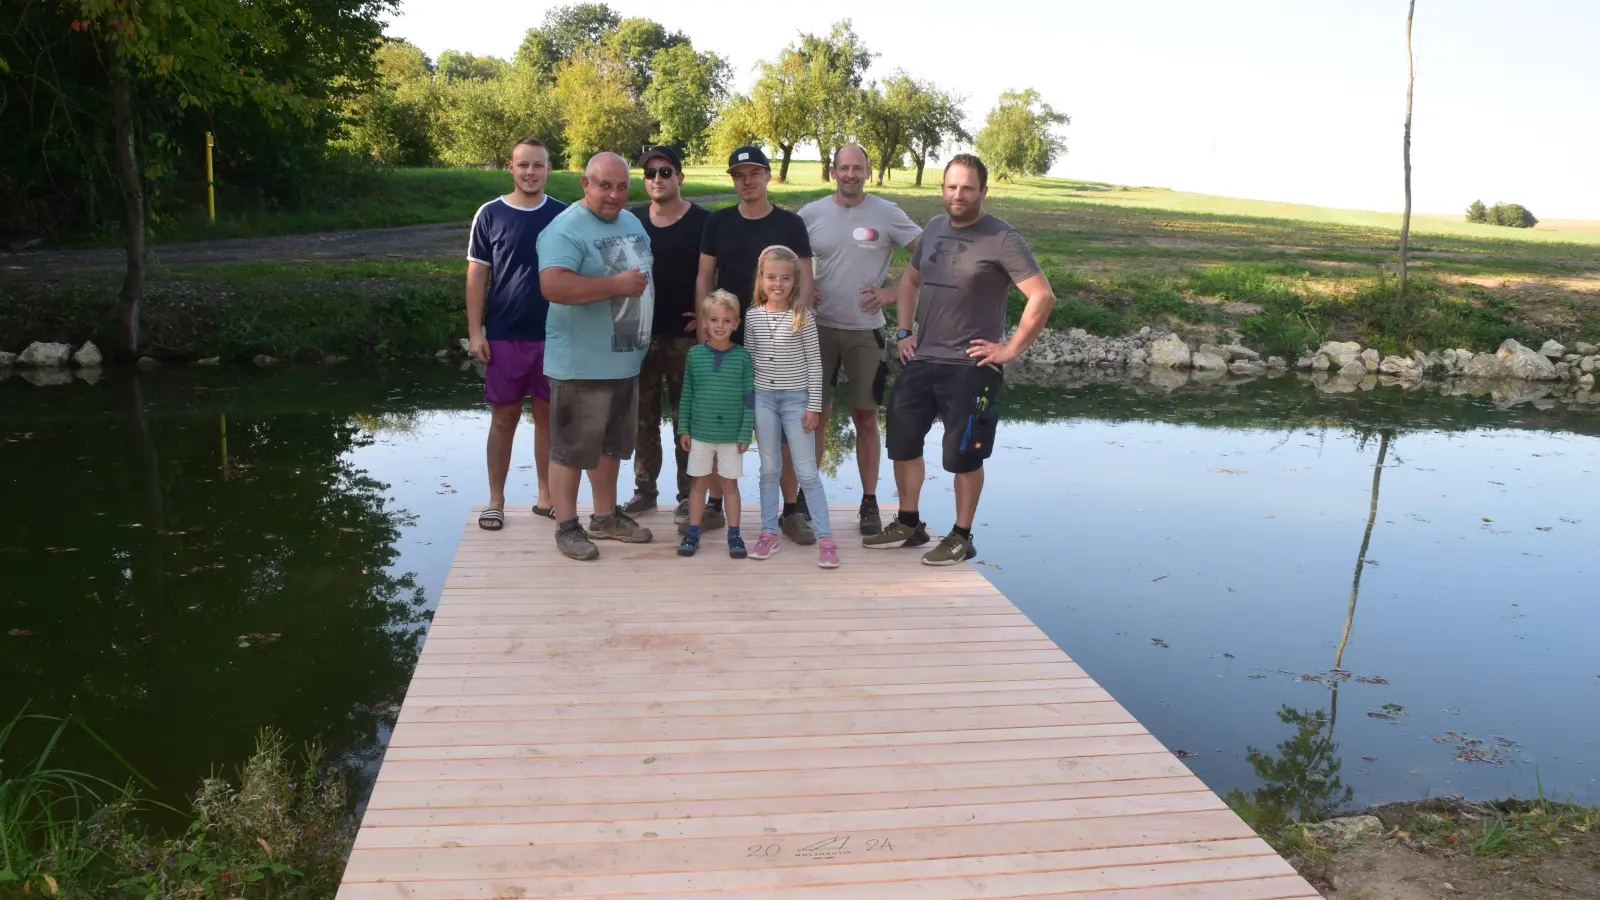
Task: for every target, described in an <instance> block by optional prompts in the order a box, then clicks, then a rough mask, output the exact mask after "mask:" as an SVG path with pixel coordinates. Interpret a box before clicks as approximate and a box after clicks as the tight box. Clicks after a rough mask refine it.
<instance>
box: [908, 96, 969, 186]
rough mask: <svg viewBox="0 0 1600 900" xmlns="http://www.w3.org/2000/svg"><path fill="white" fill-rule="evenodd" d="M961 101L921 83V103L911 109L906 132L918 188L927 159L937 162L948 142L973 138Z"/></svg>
mask: <svg viewBox="0 0 1600 900" xmlns="http://www.w3.org/2000/svg"><path fill="white" fill-rule="evenodd" d="M961 103H962V99H961V98H960V97H958V96H955V95H953V94H950V93H949V92H946V91H942V90H939V89H938V88H937V87H934V86H933V85H931V84H924V85H923V86H922V97H921V102H919V103H918V104H917V105H916V106H915V108H914V110H915V111H914V115H913V116H912V118H911V121H910V123H909V126H908V128H907V133H906V149H907V151H909V152H910V154H911V158H912V159H913V160H914V161H915V162H916V164H917V187H921V186H922V172H923V169H924V168H926V167H927V164H928V161H929V160H933V161H934V162H937V161H938V160H939V154H940V153H942V152H943V151H944V148H945V147H947V146H949V145H950V144H953V143H956V142H958V141H959V142H969V141H971V140H972V135H971V134H970V133H969V132H968V131H967V128H966V115H965V114H964V113H962V111H961Z"/></svg>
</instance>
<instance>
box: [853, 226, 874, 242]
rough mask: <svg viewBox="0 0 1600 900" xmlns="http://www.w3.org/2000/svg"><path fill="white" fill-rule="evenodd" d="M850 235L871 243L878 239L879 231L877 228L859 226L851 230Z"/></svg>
mask: <svg viewBox="0 0 1600 900" xmlns="http://www.w3.org/2000/svg"><path fill="white" fill-rule="evenodd" d="M850 237H852V238H854V239H855V240H858V241H863V242H868V243H870V242H872V241H875V240H877V239H878V231H877V229H875V228H857V229H856V230H855V231H852V232H850Z"/></svg>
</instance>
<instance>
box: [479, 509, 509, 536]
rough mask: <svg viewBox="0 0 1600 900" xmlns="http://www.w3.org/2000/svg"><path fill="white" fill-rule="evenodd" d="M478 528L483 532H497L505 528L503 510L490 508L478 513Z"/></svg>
mask: <svg viewBox="0 0 1600 900" xmlns="http://www.w3.org/2000/svg"><path fill="white" fill-rule="evenodd" d="M478 527H479V528H482V529H483V530H484V531H499V530H500V529H502V528H504V527H506V513H505V510H503V509H498V508H496V507H493V506H491V507H489V508H488V509H486V510H484V511H483V512H481V513H478Z"/></svg>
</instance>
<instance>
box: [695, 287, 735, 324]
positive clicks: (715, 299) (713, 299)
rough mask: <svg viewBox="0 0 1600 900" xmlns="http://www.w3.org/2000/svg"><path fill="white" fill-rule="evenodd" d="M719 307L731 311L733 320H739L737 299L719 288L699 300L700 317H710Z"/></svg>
mask: <svg viewBox="0 0 1600 900" xmlns="http://www.w3.org/2000/svg"><path fill="white" fill-rule="evenodd" d="M719 306H720V307H723V308H724V309H728V310H731V311H732V312H733V317H734V318H735V319H737V318H739V298H738V297H735V296H734V295H733V294H731V293H729V292H728V291H724V290H722V289H720V288H719V289H717V290H714V291H712V292H711V293H709V294H707V295H705V297H704V298H702V299H701V300H700V315H702V316H705V315H710V314H711V311H712V310H713V309H716V308H717V307H719Z"/></svg>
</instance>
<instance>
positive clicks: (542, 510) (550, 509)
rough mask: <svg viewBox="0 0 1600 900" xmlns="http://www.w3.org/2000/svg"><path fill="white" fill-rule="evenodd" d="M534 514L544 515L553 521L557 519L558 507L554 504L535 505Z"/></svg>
mask: <svg viewBox="0 0 1600 900" xmlns="http://www.w3.org/2000/svg"><path fill="white" fill-rule="evenodd" d="M533 514H534V515H536V516H543V517H545V518H546V519H549V520H551V521H555V517H556V508H555V507H554V506H535V507H534V508H533Z"/></svg>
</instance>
